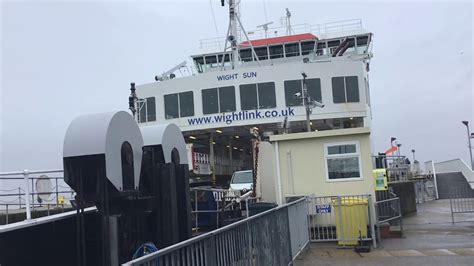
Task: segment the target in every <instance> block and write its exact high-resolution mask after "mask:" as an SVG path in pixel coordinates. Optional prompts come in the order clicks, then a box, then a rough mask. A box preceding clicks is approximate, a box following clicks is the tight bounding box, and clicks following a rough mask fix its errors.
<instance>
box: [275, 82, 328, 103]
mask: <svg viewBox="0 0 474 266" xmlns="http://www.w3.org/2000/svg"><path fill="white" fill-rule="evenodd" d="M284 86H285V102H286V106H299V105H303V100H302V99H301V98H300V97H295V93H297V92H299V93H303V80H302V79H296V80H285V83H284ZM306 87H307V90H308V94H309V96H311V98H312V99H313V100H315V101H318V102H321V79H318V78H317V79H306Z"/></svg>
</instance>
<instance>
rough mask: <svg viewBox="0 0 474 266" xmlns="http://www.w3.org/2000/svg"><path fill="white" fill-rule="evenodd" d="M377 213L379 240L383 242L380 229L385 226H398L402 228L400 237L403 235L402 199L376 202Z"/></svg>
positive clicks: (396, 198) (387, 199)
mask: <svg viewBox="0 0 474 266" xmlns="http://www.w3.org/2000/svg"><path fill="white" fill-rule="evenodd" d="M375 213H376V215H375V216H376V220H377V229H378V230H377V239H378V240H379V241H381V237H380V229H381V228H382V225H383V224H386V223H388V226H389V227H390V225H395V224H396V225H398V226H399V227H400V236H402V235H403V217H402V209H401V206H400V198H399V197H394V198H386V199H382V200H377V201H376V202H375Z"/></svg>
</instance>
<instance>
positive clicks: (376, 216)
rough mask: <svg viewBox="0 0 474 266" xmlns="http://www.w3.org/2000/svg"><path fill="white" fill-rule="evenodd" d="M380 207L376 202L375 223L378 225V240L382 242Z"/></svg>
mask: <svg viewBox="0 0 474 266" xmlns="http://www.w3.org/2000/svg"><path fill="white" fill-rule="evenodd" d="M378 207H379V205H378V204H377V202H375V222H376V224H377V239H378V241H379V242H382V238H381V237H380V223H379V210H378Z"/></svg>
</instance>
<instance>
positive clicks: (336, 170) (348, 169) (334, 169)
mask: <svg viewBox="0 0 474 266" xmlns="http://www.w3.org/2000/svg"><path fill="white" fill-rule="evenodd" d="M359 150H360V148H359V143H358V142H346V143H333V144H325V145H324V155H325V158H326V167H327V168H326V169H327V171H328V172H327V179H326V180H327V181H337V180H341V181H342V180H348V179H362V175H361V170H360V169H361V163H360V151H359Z"/></svg>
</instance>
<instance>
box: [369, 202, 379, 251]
mask: <svg viewBox="0 0 474 266" xmlns="http://www.w3.org/2000/svg"><path fill="white" fill-rule="evenodd" d="M367 197H368V198H367V199H368V205H369V222H370V230H371V231H372V232H371V234H370V235H371V236H372V244H373V245H374V248H377V239H376V237H375V224H374V219H373V218H372V216H373V213H372V208H373V207H374V206H373V205H372V196H371V195H370V194H368V195H367Z"/></svg>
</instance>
